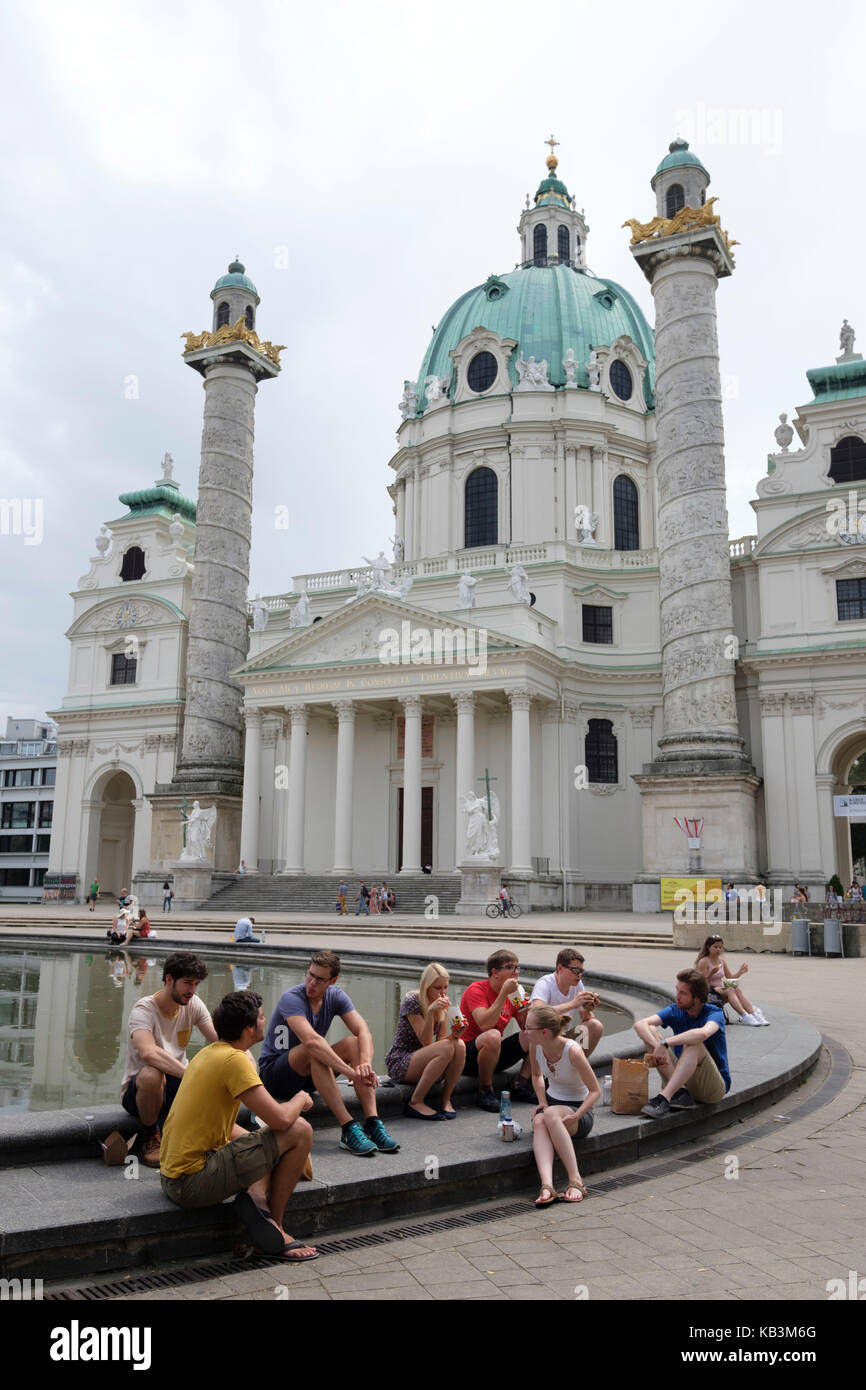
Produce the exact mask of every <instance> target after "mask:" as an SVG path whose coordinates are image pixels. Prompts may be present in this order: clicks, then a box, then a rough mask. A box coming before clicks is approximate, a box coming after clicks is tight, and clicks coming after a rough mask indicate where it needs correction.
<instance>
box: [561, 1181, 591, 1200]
mask: <svg viewBox="0 0 866 1390" xmlns="http://www.w3.org/2000/svg"><path fill="white" fill-rule="evenodd" d="M572 1188H574V1190H575V1192H579V1193H580V1196H579V1197H567V1196H566V1193H567V1192H570V1191H571V1189H572ZM556 1195H557V1196H558V1198H559V1200H560V1201H561V1202H582V1201H583V1200H584V1198H585V1197H586V1184H585V1183H582V1182H570V1183H569V1184H568V1187H567V1188H566V1189H565V1192H558V1193H557V1194H556Z"/></svg>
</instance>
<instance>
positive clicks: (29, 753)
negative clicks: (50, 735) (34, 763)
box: [19, 743, 42, 758]
mask: <svg viewBox="0 0 866 1390" xmlns="http://www.w3.org/2000/svg"><path fill="white" fill-rule="evenodd" d="M19 752H20V754H21V757H22V758H38V757H40V756H41V754H42V744H41V743H22V745H21V747H20V749H19Z"/></svg>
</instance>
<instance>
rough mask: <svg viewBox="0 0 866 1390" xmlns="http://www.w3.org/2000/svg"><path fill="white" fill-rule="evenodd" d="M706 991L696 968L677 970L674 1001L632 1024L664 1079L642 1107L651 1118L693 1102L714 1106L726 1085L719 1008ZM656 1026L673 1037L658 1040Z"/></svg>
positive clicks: (725, 1054) (722, 1017)
mask: <svg viewBox="0 0 866 1390" xmlns="http://www.w3.org/2000/svg"><path fill="white" fill-rule="evenodd" d="M708 994H709V985H708V984H707V979H706V976H705V975H702V974H701V972H700V970H681V971H680V972H679V974H678V975H677V989H676V1003H675V1004H668V1006H667V1008H665V1009H660V1010H659V1012H658V1013H657V1014H653V1015H652V1016H651V1017H650V1018H642V1019H640V1020H639V1021H638V1022H637V1023H636V1024H635V1025H634V1029H635V1032H636V1033H637V1035H638V1037H639V1038H640V1040H641V1042H642V1043H644V1044H645V1045H646V1046H647V1048H651V1049H652V1054H653V1061H654V1063H655V1065H656V1066H657V1067H658V1069H659V1071H660V1072H661V1075H662V1078H663V1080H664V1085H663V1086H662V1088H661V1090H660V1091H659V1094H658V1095H657V1096H655V1097H654V1099H653V1100H651V1101H650V1102H649V1103H648V1104H647V1105H645V1106H644V1107H643V1110H642V1113H643V1114H644V1115H649V1117H650V1119H651V1120H658V1119H660V1118H661V1117H662V1116H663V1115H669V1114H670V1112H671V1111H672V1110H694V1109H695V1107H696V1105H697V1104H701V1105H714V1104H715V1103H716V1102H717V1101H720V1100H722V1099H723V1098H724V1096H725V1095H726V1094H727V1092H728V1091H729V1090H730V1089H731V1073H730V1071H729V1070H728V1049H727V1042H726V1038H725V1015H724V1010H722V1009H720V1008H718V1007H717V1005H715V1004H708V1003H707V996H708ZM657 1028H673V1030H674V1037H673V1038H662V1039H661V1040H659V1038H658V1034H657V1033H656V1031H655V1030H656V1029H657ZM671 1052H673V1054H674V1055H673V1057H672V1056H671ZM675 1059H676V1060H675Z"/></svg>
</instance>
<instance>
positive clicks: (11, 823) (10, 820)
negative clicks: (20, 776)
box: [0, 801, 54, 830]
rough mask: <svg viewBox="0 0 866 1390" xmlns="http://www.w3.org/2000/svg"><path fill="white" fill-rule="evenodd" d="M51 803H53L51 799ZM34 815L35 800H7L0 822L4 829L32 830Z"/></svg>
mask: <svg viewBox="0 0 866 1390" xmlns="http://www.w3.org/2000/svg"><path fill="white" fill-rule="evenodd" d="M51 805H52V806H53V805H54V802H53V801H52V802H51ZM35 817H36V802H35V801H7V802H6V805H5V806H4V807H3V812H2V818H0V824H2V826H3V829H4V830H32V829H33V825H34V821H35Z"/></svg>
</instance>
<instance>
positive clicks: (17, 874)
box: [0, 869, 30, 888]
mask: <svg viewBox="0 0 866 1390" xmlns="http://www.w3.org/2000/svg"><path fill="white" fill-rule="evenodd" d="M29 887H30V870H29V869H0V888H29Z"/></svg>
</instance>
